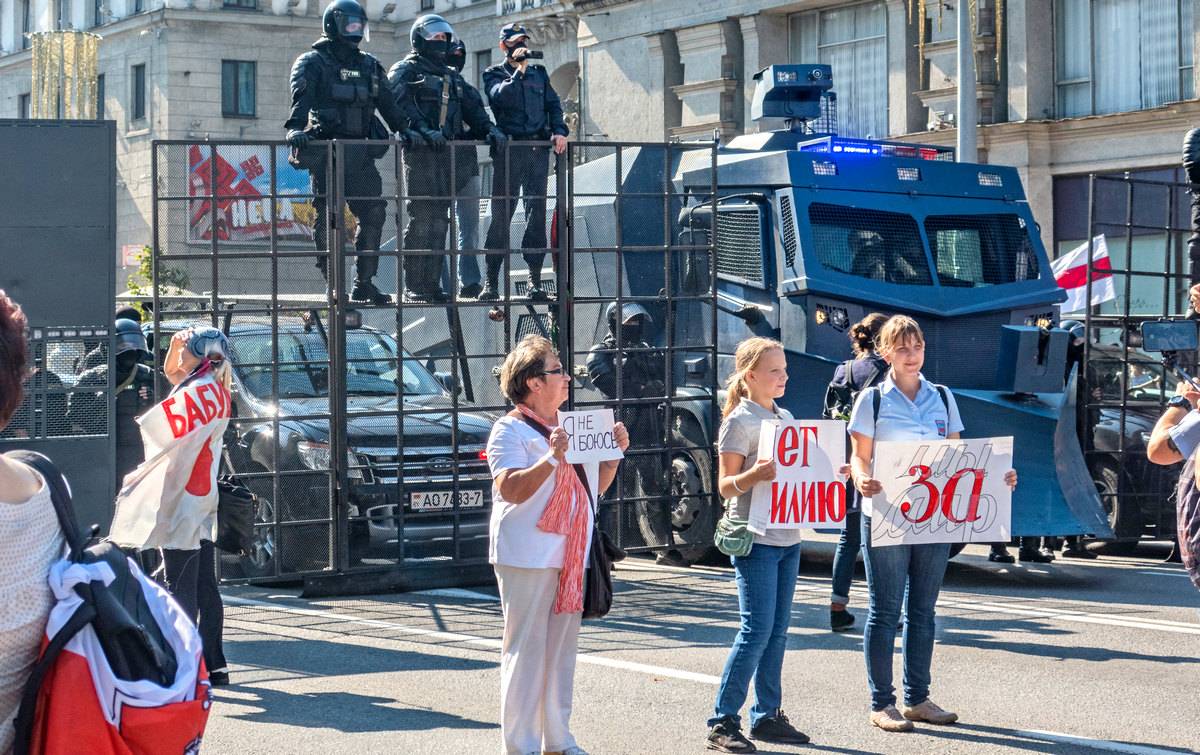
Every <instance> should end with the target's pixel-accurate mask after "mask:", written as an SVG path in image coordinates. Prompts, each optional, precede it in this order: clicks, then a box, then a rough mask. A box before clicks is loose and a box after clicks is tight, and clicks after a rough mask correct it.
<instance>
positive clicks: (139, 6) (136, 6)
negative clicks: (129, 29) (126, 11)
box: [133, 0, 146, 13]
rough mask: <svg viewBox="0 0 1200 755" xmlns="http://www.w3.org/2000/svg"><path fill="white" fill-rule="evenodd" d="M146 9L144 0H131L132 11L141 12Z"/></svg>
mask: <svg viewBox="0 0 1200 755" xmlns="http://www.w3.org/2000/svg"><path fill="white" fill-rule="evenodd" d="M145 10H146V0H133V12H134V13H142V12H144V11H145Z"/></svg>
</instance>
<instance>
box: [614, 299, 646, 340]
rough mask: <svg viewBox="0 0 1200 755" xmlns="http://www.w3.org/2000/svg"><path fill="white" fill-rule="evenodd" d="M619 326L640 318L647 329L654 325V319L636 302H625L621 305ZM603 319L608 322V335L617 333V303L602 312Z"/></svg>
mask: <svg viewBox="0 0 1200 755" xmlns="http://www.w3.org/2000/svg"><path fill="white" fill-rule="evenodd" d="M621 315H622V316H621V324H622V325H627V324H629V322H630V321H631V320H634V319H636V318H638V317H640V318H642V320H643V322H642V325H643V326H645V327H649V326H651V325H653V324H654V318H653V317H651V316H650V313H649V312H647V311H646V308H645V307H643V306H642V305H641V304H638V303H637V302H632V301H627V302H625V303H624V304H622V305H621ZM604 319H605V320H607V321H608V330H609V332H610V333H616V332H617V303H616V302H615V301H614V302H611V303H609V305H608V307H607V308H605V310H604Z"/></svg>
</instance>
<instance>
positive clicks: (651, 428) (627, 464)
mask: <svg viewBox="0 0 1200 755" xmlns="http://www.w3.org/2000/svg"><path fill="white" fill-rule="evenodd" d="M621 309H622V317H621V325H620V336H618V335H617V332H618V325H617V305H616V302H613V303H612V304H609V305H608V309H607V310H606V311H605V319H606V320H607V321H608V335H606V336H605V337H604V340H602V341H601V342H600V343H598V344H596V345H595V346H593V347H592V348H591V351H589V352H588V357H587V370H588V375H589V376H590V377H591V379H592V383H594V384H595V386H596V388H597V389H598V390H599V391H600V393H602V394H603V395H604V397H605V398H607V399H615V398H616V397H617V358H618V357H620V359H621V372H620V379H621V398H622V399H639V398H651V397H665V393H666V360H665V358H664V355H663V353H662V352H660V351H633V352H632V353H624V352H621V353H618V352H617V344H618V342H619V343H620V345H621V348H622V349H649V348H650V345H649V344H648V343H647V342H646V341H645V339H644V338H643V335H644V333H645V331H646V330H648V329H649V328H650V327H652V326H653V324H654V320H653V319H652V318H651V317H650V313H649V312H647V311H646V309H645V307H643V306H642V305H640V304H636V303H627V304H625V305H624V306H623V307H622V308H621ZM616 419H617V420H618V421H620V422H624V423H625V427H626V429H628V430H629V448H630V450H631V451H641V450H648V449H655V448H657V449H661V448H663V446H664V445H665V443H666V439H665V435H664V432H663V431H664V424H665V423H664V421H663V420H664V418H663V405H662V404H633V405H628V406H622V407H621V409H620V410H619V411H618V413H617V417H616ZM621 476H622V488H623V491H622V492H623V493H624V495H625V497H626V498H632V497H634V496H638V495H639V486H640V496H643V497H645V498H646V499H647V500H645V501H642V502H639V503H638V504H637V506H636V507H635V509H636V511H637V515H638V524H639V527H640V528H641V532H642V536H643V537H644V538H645V540H646V544H647V545H668V546H669V545H672V543H673V541H672V531H671V517H670V509H669V501H668V500H667V493H668V492H669V488H668V484H667V469H666V465H665V464H664V459H663V456H662V455H661V454H635V455H631V456H628V457H626V459H625V461H624V462H623V463H622V464H621ZM672 555H673V559H674V560H678V555H677V554H672Z"/></svg>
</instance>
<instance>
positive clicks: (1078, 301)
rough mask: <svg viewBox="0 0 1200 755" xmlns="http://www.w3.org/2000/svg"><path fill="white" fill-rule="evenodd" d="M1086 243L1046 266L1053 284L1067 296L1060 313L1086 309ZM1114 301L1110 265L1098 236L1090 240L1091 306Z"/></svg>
mask: <svg viewBox="0 0 1200 755" xmlns="http://www.w3.org/2000/svg"><path fill="white" fill-rule="evenodd" d="M1087 253H1088V242H1086V241H1085V242H1083V243H1082V244H1080V245H1079V246H1077V247H1075V248H1074V249H1072V250H1071V251H1069V252H1067V253H1066V254H1064V255H1063V256H1061V257H1059V258H1058V259H1056V260H1054V261H1053V262H1051V263H1050V267H1051V268H1052V269H1053V270H1054V280H1055V281H1057V282H1058V285H1059V287H1060V288H1062V289H1063V290H1064V291H1066V292H1067V300H1066V301H1065V302H1063V303H1062V304H1060V305H1058V306H1059V307H1060V308H1061V311H1062V312H1063V313H1066V312H1082V311H1083V310H1084V309H1086V308H1087V301H1086V299H1087V280H1088V270H1087ZM1115 298H1117V289H1116V287H1115V286H1114V285H1113V274H1112V262H1110V261H1109V259H1108V244H1107V243H1106V242H1105V240H1104V235H1103V234H1101V235H1099V236H1096V237H1095V238H1094V239H1092V305H1093V306H1094V305H1096V304H1103V303H1104V302H1106V301H1112V300H1113V299H1115Z"/></svg>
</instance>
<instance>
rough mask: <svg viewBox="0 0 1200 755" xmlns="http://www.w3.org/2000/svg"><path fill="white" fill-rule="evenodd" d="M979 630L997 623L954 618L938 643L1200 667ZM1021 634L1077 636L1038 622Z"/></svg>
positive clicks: (1028, 623) (1179, 658)
mask: <svg viewBox="0 0 1200 755" xmlns="http://www.w3.org/2000/svg"><path fill="white" fill-rule="evenodd" d="M972 625H975V626H976V627H977V628H978V629H986V630H994V628H995V623H994V622H988V621H981V620H978V619H968V618H963V617H961V616H956V617H955V618H954V623H953V626H950V627H946V628H942V627H939V631H938V634H937V641H938V644H939V645H958V646H960V647H968V648H973V649H976V650H996V651H1000V652H1003V653H1015V654H1017V655H1022V656H1037V657H1041V658H1051V659H1054V660H1068V659H1069V660H1077V661H1138V662H1143V663H1167V664H1179V663H1193V664H1194V663H1200V659H1197V658H1194V657H1191V656H1185V655H1151V654H1148V653H1131V652H1128V651H1125V650H1116V649H1114V648H1111V647H1087V646H1083V645H1065V644H1064V645H1046V644H1041V643H1037V642H1010V641H1006V640H1002V639H997V637H996V636H995V635H994V634H993V633H992V632H991V631H989V632H986V633H985V632H982V631H971V626H972ZM1020 631H1021V633H1022V634H1031V635H1040V636H1045V637H1050V636H1065V635H1074V634H1076V633H1075V632H1072V631H1069V630H1065V629H1061V628H1059V627H1054V626H1048V625H1046V624H1042V623H1039V622H1037V621H1035V620H1029V619H1027V620H1024V621H1022V622H1021V630H1020Z"/></svg>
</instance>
